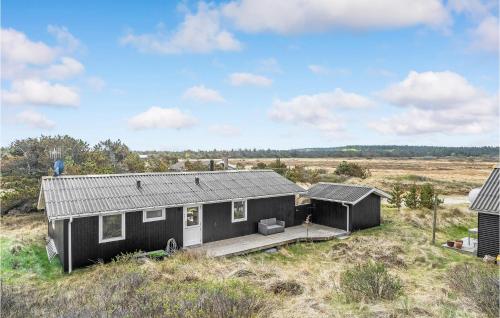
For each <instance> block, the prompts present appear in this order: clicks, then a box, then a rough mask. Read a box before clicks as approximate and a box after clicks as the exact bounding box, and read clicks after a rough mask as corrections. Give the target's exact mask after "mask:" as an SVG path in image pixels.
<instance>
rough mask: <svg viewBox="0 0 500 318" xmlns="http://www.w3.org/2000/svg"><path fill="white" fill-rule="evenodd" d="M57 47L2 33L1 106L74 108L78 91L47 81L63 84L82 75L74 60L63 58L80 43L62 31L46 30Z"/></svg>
mask: <svg viewBox="0 0 500 318" xmlns="http://www.w3.org/2000/svg"><path fill="white" fill-rule="evenodd" d="M48 31H49V32H50V33H51V34H53V35H54V36H55V37H56V38H57V42H58V43H59V45H56V46H53V47H51V46H48V45H46V44H45V43H43V42H35V41H32V40H30V39H29V38H28V37H27V36H26V35H25V34H24V33H22V32H19V31H17V30H14V29H2V30H1V41H2V42H1V45H2V78H3V79H4V80H6V81H8V82H9V84H8V85H4V89H2V102H3V103H5V104H15V105H48V106H77V105H78V104H79V101H80V97H79V95H78V91H77V90H76V89H75V88H73V87H70V86H67V85H64V84H60V83H51V82H49V81H48V80H65V79H69V78H72V77H75V76H77V75H79V74H81V73H83V72H84V70H85V67H84V66H83V64H82V63H80V62H79V61H77V60H76V59H74V58H72V57H69V56H65V55H62V54H64V53H65V52H70V51H73V50H75V49H76V48H78V47H79V46H80V42H79V41H78V39H76V38H75V37H74V36H73V35H72V34H71V33H69V31H68V30H67V29H66V28H65V27H54V26H49V27H48ZM6 86H10V87H9V88H7V89H6V88H5V87H6Z"/></svg>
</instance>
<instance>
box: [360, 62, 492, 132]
mask: <svg viewBox="0 0 500 318" xmlns="http://www.w3.org/2000/svg"><path fill="white" fill-rule="evenodd" d="M380 96H381V97H382V99H384V100H385V101H387V102H389V103H392V104H394V105H396V106H399V107H402V108H406V109H408V110H407V111H405V112H403V113H401V114H398V115H396V116H393V117H389V118H384V119H382V120H379V121H376V122H372V123H370V125H369V126H370V127H372V128H373V129H375V130H378V131H380V132H382V133H388V134H390V133H395V134H401V135H412V134H428V133H445V134H447V133H452V134H468V133H481V132H487V131H491V130H492V129H495V127H496V125H497V124H498V102H499V101H498V95H489V94H487V93H486V92H484V91H482V90H481V89H479V88H477V87H475V86H473V85H472V84H470V83H469V82H468V81H467V80H466V79H465V78H464V77H462V76H461V75H459V74H457V73H454V72H450V71H444V72H422V73H418V72H415V71H412V72H410V73H409V74H408V76H407V77H406V79H404V80H403V81H401V82H399V83H396V84H393V85H391V86H389V87H388V88H387V89H386V90H384V91H383V92H381V93H380Z"/></svg>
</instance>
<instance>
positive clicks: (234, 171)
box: [42, 169, 275, 180]
mask: <svg viewBox="0 0 500 318" xmlns="http://www.w3.org/2000/svg"><path fill="white" fill-rule="evenodd" d="M251 172H275V171H274V170H272V169H255V170H216V171H165V172H135V173H132V172H129V173H107V174H72V175H61V176H57V177H54V176H42V180H56V179H71V178H103V177H128V176H158V175H196V174H222V173H251Z"/></svg>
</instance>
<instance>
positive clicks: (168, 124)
mask: <svg viewBox="0 0 500 318" xmlns="http://www.w3.org/2000/svg"><path fill="white" fill-rule="evenodd" d="M197 122H198V121H197V120H196V118H194V117H192V116H191V115H189V114H186V113H183V112H182V111H181V110H180V109H179V108H161V107H157V106H153V107H151V108H150V109H148V110H147V111H145V112H143V113H140V114H138V115H136V116H134V117H132V118H130V119H129V120H128V124H129V126H130V128H132V129H134V130H141V129H153V128H171V129H183V128H189V127H192V126H194V125H195V124H196V123H197Z"/></svg>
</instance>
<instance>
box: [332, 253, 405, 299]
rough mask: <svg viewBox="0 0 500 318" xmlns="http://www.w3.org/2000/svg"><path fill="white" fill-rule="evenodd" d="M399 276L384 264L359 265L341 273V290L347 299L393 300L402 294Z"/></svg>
mask: <svg viewBox="0 0 500 318" xmlns="http://www.w3.org/2000/svg"><path fill="white" fill-rule="evenodd" d="M401 288H402V285H401V282H400V280H399V278H397V277H395V276H393V275H391V274H390V273H389V272H387V269H386V268H385V266H384V264H381V263H374V262H370V263H367V264H364V265H357V266H355V267H354V268H352V269H348V270H346V271H345V272H343V273H342V274H341V277H340V290H341V291H342V293H343V294H344V295H345V296H346V299H347V300H353V301H361V300H379V299H385V300H392V299H395V298H396V297H398V296H399V295H400V294H401V292H402V291H401Z"/></svg>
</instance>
